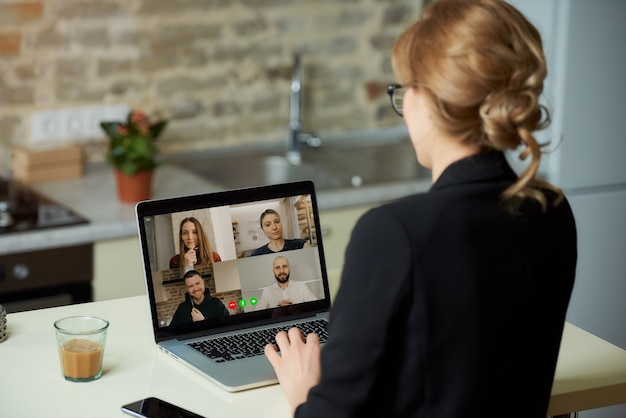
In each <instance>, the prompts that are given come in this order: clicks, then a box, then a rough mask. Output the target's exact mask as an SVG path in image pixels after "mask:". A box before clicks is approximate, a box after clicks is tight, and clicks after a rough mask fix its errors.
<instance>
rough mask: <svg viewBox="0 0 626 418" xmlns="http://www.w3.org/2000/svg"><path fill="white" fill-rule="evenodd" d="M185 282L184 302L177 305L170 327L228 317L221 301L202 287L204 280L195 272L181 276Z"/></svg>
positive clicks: (191, 271)
mask: <svg viewBox="0 0 626 418" xmlns="http://www.w3.org/2000/svg"><path fill="white" fill-rule="evenodd" d="M183 280H184V282H185V289H186V290H187V293H185V301H184V302H182V303H181V304H180V305H178V308H176V312H174V316H173V317H172V321H171V322H170V325H180V324H188V323H190V322H197V321H204V320H205V319H210V318H219V317H223V316H228V315H229V314H228V310H227V309H226V307H225V306H224V304H223V303H222V301H221V300H220V299H218V298H216V297H213V296H211V292H210V291H209V289H206V288H205V286H204V279H203V278H202V276H200V273H198V272H197V271H196V270H189V271H188V272H186V273H185V275H184V276H183Z"/></svg>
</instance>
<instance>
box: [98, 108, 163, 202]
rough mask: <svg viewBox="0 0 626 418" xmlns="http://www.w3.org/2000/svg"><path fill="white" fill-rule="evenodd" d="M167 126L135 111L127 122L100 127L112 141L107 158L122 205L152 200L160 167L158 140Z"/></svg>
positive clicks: (109, 123) (110, 141)
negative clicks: (151, 193)
mask: <svg viewBox="0 0 626 418" xmlns="http://www.w3.org/2000/svg"><path fill="white" fill-rule="evenodd" d="M166 125H167V121H166V120H162V119H160V120H151V119H150V118H149V117H148V116H147V115H146V114H145V113H144V112H141V111H137V110H131V111H130V112H129V113H128V117H127V119H126V121H125V122H101V123H100V126H101V127H102V129H103V130H104V132H105V133H106V134H107V136H108V137H109V148H108V151H107V153H106V157H105V158H106V161H107V162H108V163H109V164H110V165H111V166H112V167H113V169H114V172H115V177H116V181H117V190H118V197H119V199H120V200H121V201H122V202H124V203H130V204H134V203H136V202H138V201H140V200H146V199H149V198H150V192H151V187H152V174H153V172H154V169H155V168H156V166H157V160H156V157H157V154H158V148H157V145H156V140H157V138H158V137H159V135H161V133H162V132H163V129H165V126H166Z"/></svg>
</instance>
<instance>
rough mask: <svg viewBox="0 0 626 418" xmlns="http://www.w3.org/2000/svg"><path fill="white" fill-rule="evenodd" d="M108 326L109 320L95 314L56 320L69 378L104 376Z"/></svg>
mask: <svg viewBox="0 0 626 418" xmlns="http://www.w3.org/2000/svg"><path fill="white" fill-rule="evenodd" d="M108 327H109V321H107V320H106V319H101V318H97V317H94V316H72V317H68V318H63V319H59V320H58V321H56V322H55V323H54V328H55V330H56V336H57V345H58V347H59V357H60V359H61V371H62V372H63V376H64V377H65V379H66V380H69V381H72V382H91V381H92V380H96V379H99V378H100V376H101V375H102V359H103V357H104V345H105V342H106V335H107V329H108Z"/></svg>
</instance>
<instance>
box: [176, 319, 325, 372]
mask: <svg viewBox="0 0 626 418" xmlns="http://www.w3.org/2000/svg"><path fill="white" fill-rule="evenodd" d="M327 324H328V322H327V321H326V320H324V319H317V320H315V321H310V322H303V323H301V324H297V325H288V326H285V325H282V326H278V327H274V328H269V329H263V330H258V331H250V332H247V333H242V334H237V335H229V336H225V337H219V338H212V339H209V340H204V341H196V342H192V343H188V344H187V345H189V346H190V347H192V348H195V349H196V350H198V351H199V352H201V353H202V354H204V355H205V356H207V357H209V358H210V359H212V360H214V361H215V362H218V363H221V362H224V361H232V360H238V359H242V358H247V357H254V356H259V355H261V354H263V353H264V348H265V346H266V345H267V344H276V340H275V338H274V337H275V336H276V334H277V333H278V332H279V331H287V330H289V329H290V328H292V327H294V326H295V327H297V328H299V329H300V331H302V334H304V335H307V334H309V333H311V332H314V333H316V334H317V335H318V336H319V337H320V342H321V343H325V342H326V341H327V340H328V333H327V332H326V325H327Z"/></svg>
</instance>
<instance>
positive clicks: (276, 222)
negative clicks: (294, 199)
mask: <svg viewBox="0 0 626 418" xmlns="http://www.w3.org/2000/svg"><path fill="white" fill-rule="evenodd" d="M259 222H260V223H261V229H262V230H263V233H264V234H265V236H266V237H267V238H268V239H269V240H270V242H268V243H267V244H265V245H264V246H262V247H259V248H257V249H256V250H254V251H253V252H252V254H251V255H262V254H272V253H279V252H282V251H290V250H299V249H300V248H306V247H310V246H311V244H309V243H308V242H307V241H306V240H303V239H299V238H296V239H285V238H283V224H282V222H281V221H280V215H279V214H278V212H276V211H275V210H273V209H267V210H265V211H264V212H263V213H262V214H261V216H260V218H259Z"/></svg>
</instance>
